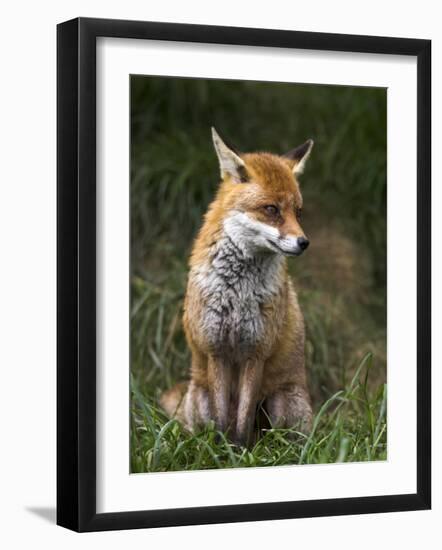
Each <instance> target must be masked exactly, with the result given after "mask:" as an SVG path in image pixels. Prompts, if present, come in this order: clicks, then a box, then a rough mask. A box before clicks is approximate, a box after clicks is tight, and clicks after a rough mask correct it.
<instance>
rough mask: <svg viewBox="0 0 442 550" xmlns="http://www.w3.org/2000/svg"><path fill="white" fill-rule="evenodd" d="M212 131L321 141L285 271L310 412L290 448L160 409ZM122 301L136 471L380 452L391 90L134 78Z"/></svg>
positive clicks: (182, 348)
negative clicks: (303, 240)
mask: <svg viewBox="0 0 442 550" xmlns="http://www.w3.org/2000/svg"><path fill="white" fill-rule="evenodd" d="M211 126H215V127H216V128H217V129H218V130H219V131H220V133H221V134H222V135H223V136H225V137H226V139H227V140H229V141H231V142H232V143H234V144H235V146H236V147H237V148H238V149H239V150H240V151H244V152H247V151H270V152H273V153H281V154H282V153H284V152H285V151H287V150H289V149H291V148H293V147H295V146H297V145H299V144H300V143H302V142H304V141H305V140H306V139H307V138H313V139H314V141H315V146H314V149H313V152H312V155H311V157H310V159H309V162H308V164H307V167H306V171H305V174H304V175H303V176H302V179H301V187H302V192H303V196H304V209H303V221H302V225H303V228H304V230H305V232H306V234H307V235H308V237H309V239H310V242H311V245H310V248H309V250H308V252H307V253H306V254H304V255H303V256H302V257H301V258H299V259H295V260H290V268H291V273H292V275H293V278H294V280H295V284H296V288H297V291H298V294H299V299H300V302H301V306H302V309H303V312H304V316H305V320H306V328H307V344H306V360H307V368H308V372H309V380H310V389H311V392H312V396H313V400H314V408H315V411H316V412H318V417H317V426H316V429H315V433H314V434H313V435H312V436H310V438H308V439H304V440H301V441H300V442H298V443H296V444H291V443H290V444H289V446H288V447H287V441H286V440H285V439H284V433H282V431H277V430H273V431H271V433H269V434H265V437H264V439H263V440H262V441H261V442H260V443H259V445H258V446H257V448H256V449H255V450H253V451H252V452H251V453H250V452H246V451H244V452H243V453H242V454H241V453H240V452H237V450H235V449H232V448H231V447H230V446H229V445H228V442H227V441H225V443H224V444H223V445H224V446H221V447H217V445H218V443H216V441H217V440H216V438H214V437H213V434H212V433H211V431H210V427H209V429H208V430H206V432H205V433H203V434H200V436H197V437H191V436H189V435H188V434H186V433H185V432H184V431H183V430H182V429H181V428H180V426H179V425H177V423H176V422H174V421H172V422H168V421H167V419H166V418H165V417H164V415H163V414H162V412H161V410H160V409H159V408H158V404H157V403H158V401H157V400H158V396H159V394H160V392H161V391H162V390H163V389H165V388H167V387H169V386H170V385H172V384H173V383H174V382H175V381H177V380H181V379H183V378H186V376H187V373H188V368H189V365H190V357H189V352H188V350H187V347H186V343H185V339H184V335H183V331H182V326H181V307H182V301H183V297H184V291H185V284H186V275H187V257H188V254H189V251H190V249H191V245H192V240H193V238H194V237H195V235H196V232H197V230H198V228H199V227H200V225H201V218H202V216H203V214H204V212H205V210H206V208H207V205H208V204H209V202H210V201H211V200H212V199H213V197H214V194H215V192H216V189H217V185H218V183H219V177H218V176H219V170H218V164H217V159H216V155H215V152H214V150H213V146H212V142H211V136H210V127H211ZM131 296H132V299H131V362H132V364H131V376H132V418H131V422H132V430H131V434H132V441H131V444H132V454H131V457H132V471H134V472H139V471H151V470H168V469H191V468H199V469H200V468H207V467H225V466H250V465H269V464H289V463H294V462H300V463H303V462H330V461H335V460H373V459H383V458H385V456H386V420H385V399H386V386H385V382H386V90H385V89H375V88H355V87H344V86H316V85H300V84H286V83H264V82H238V81H217V80H198V79H180V78H163V77H143V76H134V77H132V79H131ZM324 404H326V405H325V406H324ZM319 413H320V414H319ZM281 438H282V439H281ZM177 449H178V450H177ZM287 449H290V452H287ZM284 453H285V454H284ZM282 455H284V459H283V460H282V459H281V456H282Z"/></svg>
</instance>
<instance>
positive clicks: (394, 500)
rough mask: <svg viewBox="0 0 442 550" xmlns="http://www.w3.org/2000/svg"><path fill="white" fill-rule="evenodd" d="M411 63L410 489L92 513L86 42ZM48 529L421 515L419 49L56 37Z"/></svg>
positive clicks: (91, 179) (190, 32)
mask: <svg viewBox="0 0 442 550" xmlns="http://www.w3.org/2000/svg"><path fill="white" fill-rule="evenodd" d="M97 37H118V38H134V39H154V40H167V41H182V42H197V43H210V44H229V45H247V46H267V47H273V48H281V47H283V48H301V49H309V50H325V51H336V52H358V53H377V54H395V55H405V56H415V57H416V58H417V72H418V74H417V136H416V147H417V228H418V235H417V242H418V250H417V358H416V361H417V396H416V398H417V492H416V493H415V494H402V495H401V494H398V495H385V496H375V497H361V498H337V499H326V500H311V501H294V502H274V503H260V504H242V505H227V506H210V507H199V508H181V509H167V510H150V511H149V510H139V511H134V512H118V513H97V512H96V292H97V288H96V239H95V235H96V39H97ZM57 48H58V58H57V97H58V99H57V142H58V145H57V181H58V198H57V225H58V240H57V256H58V258H57V280H58V283H57V284H58V288H57V326H58V330H57V332H58V334H57V365H58V366H57V417H58V418H57V438H58V442H57V523H58V524H59V525H61V526H64V527H67V528H69V529H72V530H75V531H102V530H111V529H133V528H143V527H144V528H145V527H162V526H175V525H194V524H208V523H224V522H240V521H257V520H271V519H285V518H301V517H318V516H326V515H345V514H367V513H374V512H394V511H405V510H424V509H429V508H430V506H431V418H430V411H431V391H430V390H431V366H430V365H431V351H430V350H431V331H430V328H431V327H430V323H431V313H430V305H431V302H430V300H431V294H430V293H431V258H430V253H431V233H430V226H431V218H430V215H431V208H430V201H431V173H430V165H431V41H429V40H417V39H409V38H388V37H376V36H354V35H338V34H325V33H315V32H297V31H282V30H264V29H254V28H235V27H218V26H201V25H188V24H186V25H184V24H172V23H159V22H140V21H121V20H108V19H89V18H79V19H74V20H71V21H67V22H64V23H61V24H60V25H58V28H57Z"/></svg>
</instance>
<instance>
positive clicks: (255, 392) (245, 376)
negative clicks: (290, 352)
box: [235, 360, 264, 446]
mask: <svg viewBox="0 0 442 550" xmlns="http://www.w3.org/2000/svg"><path fill="white" fill-rule="evenodd" d="M263 369H264V363H263V362H262V361H253V360H250V361H247V362H246V363H245V364H244V365H243V366H242V368H241V372H240V377H239V387H238V395H239V399H238V412H237V421H236V431H235V443H236V444H238V445H243V446H249V445H250V444H251V442H252V435H253V429H254V426H255V417H256V407H257V404H258V400H259V395H260V390H261V384H262V373H263Z"/></svg>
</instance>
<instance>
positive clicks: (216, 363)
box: [208, 357, 232, 432]
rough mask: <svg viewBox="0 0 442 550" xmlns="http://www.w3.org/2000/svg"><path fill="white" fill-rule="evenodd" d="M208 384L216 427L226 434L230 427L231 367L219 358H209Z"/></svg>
mask: <svg viewBox="0 0 442 550" xmlns="http://www.w3.org/2000/svg"><path fill="white" fill-rule="evenodd" d="M208 382H209V401H210V407H211V411H212V418H213V420H214V421H215V427H216V429H217V430H219V431H221V432H225V431H227V429H228V427H229V406H230V388H231V383H232V371H231V365H229V364H228V363H226V362H225V361H223V360H222V359H220V358H219V357H209V361H208Z"/></svg>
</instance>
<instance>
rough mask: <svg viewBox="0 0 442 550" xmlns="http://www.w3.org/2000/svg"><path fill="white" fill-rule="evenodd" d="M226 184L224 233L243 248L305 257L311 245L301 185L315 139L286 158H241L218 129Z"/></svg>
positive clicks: (221, 197)
mask: <svg viewBox="0 0 442 550" xmlns="http://www.w3.org/2000/svg"><path fill="white" fill-rule="evenodd" d="M212 137H213V143H214V146H215V150H216V153H217V155H218V160H219V165H220V171H221V178H222V184H221V189H220V192H219V195H218V198H219V200H220V201H221V207H222V210H223V226H224V231H225V232H226V234H227V235H228V236H229V238H230V239H232V241H233V242H234V243H235V244H236V245H237V246H238V247H240V248H241V249H243V250H245V251H247V252H250V253H256V252H259V251H267V252H273V253H277V254H283V255H286V256H299V255H300V254H302V252H303V251H304V250H305V249H306V248H307V247H308V245H309V241H308V239H307V237H306V235H305V233H304V231H303V229H302V227H301V224H300V216H301V210H302V195H301V192H300V188H299V184H298V181H297V176H298V174H300V173H302V171H303V170H304V166H305V163H306V160H307V159H308V157H309V155H310V152H311V150H312V147H313V141H312V140H311V139H309V140H308V141H306V142H305V143H303V144H302V145H300V146H299V147H296V148H295V149H292V150H291V151H289V152H288V153H286V154H285V155H282V156H278V155H272V154H269V153H248V154H242V153H241V154H240V153H238V152H237V151H236V150H235V149H234V148H233V147H231V146H228V145H227V144H226V143H225V142H224V141H223V140H222V139H221V138H220V136H219V135H218V133H217V131H216V130H215V129H214V128H212Z"/></svg>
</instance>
